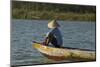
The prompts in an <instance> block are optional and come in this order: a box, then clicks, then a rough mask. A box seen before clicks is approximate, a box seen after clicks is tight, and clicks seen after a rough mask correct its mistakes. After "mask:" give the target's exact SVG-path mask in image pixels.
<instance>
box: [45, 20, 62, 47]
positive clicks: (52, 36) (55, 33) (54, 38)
mask: <svg viewBox="0 0 100 67" xmlns="http://www.w3.org/2000/svg"><path fill="white" fill-rule="evenodd" d="M59 27H60V25H59V24H58V23H57V21H56V20H52V21H51V22H49V23H48V28H50V31H49V32H48V33H47V35H46V39H45V41H44V42H43V44H44V45H49V43H51V44H52V45H53V46H54V47H57V48H60V47H62V45H63V40H62V35H61V32H60V30H59Z"/></svg>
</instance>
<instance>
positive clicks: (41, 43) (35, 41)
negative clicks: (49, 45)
mask: <svg viewBox="0 0 100 67" xmlns="http://www.w3.org/2000/svg"><path fill="white" fill-rule="evenodd" d="M32 42H33V43H37V44H42V43H39V42H36V41H32Z"/></svg>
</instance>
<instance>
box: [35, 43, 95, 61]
mask: <svg viewBox="0 0 100 67" xmlns="http://www.w3.org/2000/svg"><path fill="white" fill-rule="evenodd" d="M33 47H34V48H36V49H37V50H38V51H39V52H41V53H42V54H43V55H44V56H46V57H47V58H48V59H52V60H56V61H61V60H75V61H76V60H77V61H95V60H96V55H95V51H88V50H80V49H67V48H54V47H50V46H44V45H41V44H39V43H34V44H33Z"/></svg>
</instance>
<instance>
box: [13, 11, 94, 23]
mask: <svg viewBox="0 0 100 67" xmlns="http://www.w3.org/2000/svg"><path fill="white" fill-rule="evenodd" d="M12 15H13V16H12V18H13V19H34V20H46V19H47V20H50V19H54V18H55V17H56V16H57V19H58V20H69V21H96V15H95V14H93V13H85V14H80V13H71V12H67V13H53V12H39V11H37V12H34V11H33V12H31V14H30V12H27V13H23V14H20V15H16V14H15V13H14V12H13V14H12Z"/></svg>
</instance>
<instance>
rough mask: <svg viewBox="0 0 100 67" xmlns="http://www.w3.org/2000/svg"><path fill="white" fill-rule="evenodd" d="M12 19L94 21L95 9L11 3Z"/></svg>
mask: <svg viewBox="0 0 100 67" xmlns="http://www.w3.org/2000/svg"><path fill="white" fill-rule="evenodd" d="M12 18H14V19H54V18H57V19H59V20H84V21H95V20H96V7H95V6H82V5H69V4H51V3H39V2H22V1H12Z"/></svg>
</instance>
